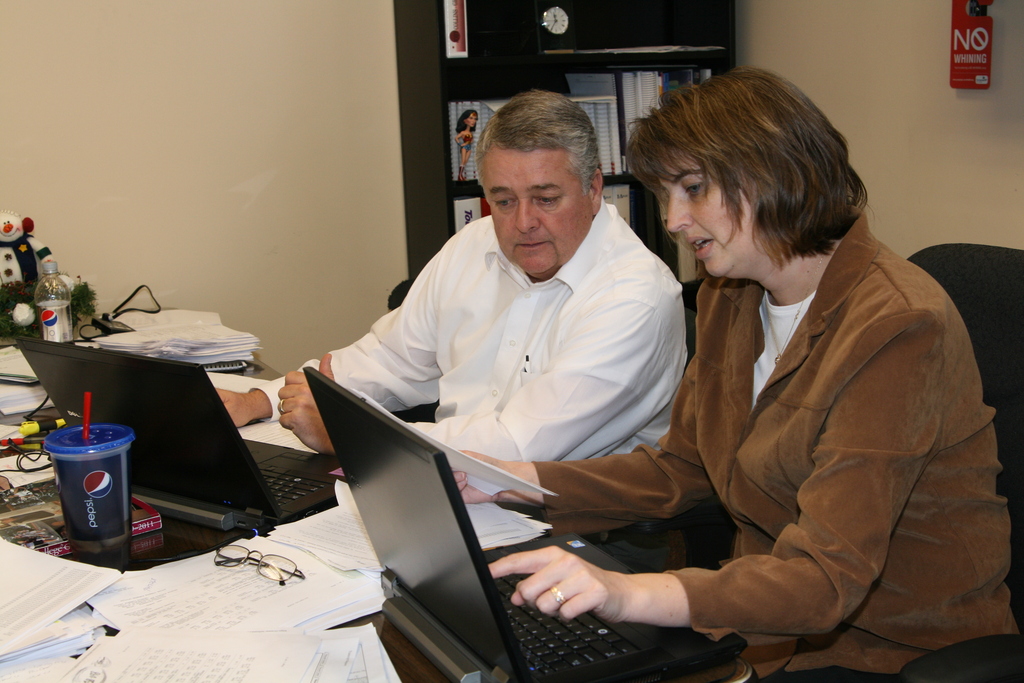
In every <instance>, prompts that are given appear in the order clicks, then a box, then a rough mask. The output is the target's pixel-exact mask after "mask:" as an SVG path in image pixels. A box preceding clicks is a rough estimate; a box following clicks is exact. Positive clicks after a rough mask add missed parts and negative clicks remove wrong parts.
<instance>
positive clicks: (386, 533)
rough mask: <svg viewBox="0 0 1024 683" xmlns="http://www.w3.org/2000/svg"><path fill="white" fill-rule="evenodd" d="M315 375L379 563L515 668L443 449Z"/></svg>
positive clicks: (488, 658)
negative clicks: (452, 493)
mask: <svg viewBox="0 0 1024 683" xmlns="http://www.w3.org/2000/svg"><path fill="white" fill-rule="evenodd" d="M317 375H319V373H315V374H314V371H307V376H309V377H310V387H311V389H312V390H313V397H314V398H315V399H316V402H317V406H318V407H319V408H320V413H321V415H322V416H323V417H324V424H325V426H326V427H327V432H328V434H329V435H330V437H331V442H332V443H333V444H334V446H335V451H336V453H337V455H338V460H339V461H340V463H341V466H342V469H344V471H345V476H346V479H347V481H348V484H349V486H350V487H351V489H352V496H353V498H355V501H356V504H357V505H358V507H359V512H360V516H361V517H362V518H363V524H365V525H366V531H367V533H368V534H369V536H370V540H371V541H372V542H373V547H374V550H376V552H377V556H378V557H379V558H380V561H381V564H383V565H384V566H385V567H387V568H388V569H390V570H391V571H392V572H393V573H394V574H395V575H396V576H397V577H398V580H399V581H400V583H401V585H402V587H403V588H404V590H405V591H408V592H409V593H411V594H412V595H413V596H414V597H415V598H416V600H417V601H418V602H420V603H421V604H422V605H423V606H424V607H426V608H427V609H428V610H429V611H430V612H431V614H432V616H433V617H436V619H437V620H438V621H440V622H441V623H442V624H443V625H444V626H445V627H447V628H448V629H450V630H451V631H453V632H454V633H455V634H456V635H457V636H458V637H459V638H460V639H461V640H462V641H463V642H464V643H465V644H467V645H468V646H469V647H470V648H471V649H472V650H473V651H475V652H476V653H477V655H478V656H479V657H480V658H481V659H483V660H484V661H485V662H487V663H488V664H490V665H491V666H500V667H501V668H502V669H504V670H505V671H511V670H512V669H511V665H510V662H509V660H508V655H507V650H506V647H505V645H504V644H503V643H502V638H501V633H500V632H499V628H500V627H499V625H498V623H497V622H496V620H495V619H494V616H493V610H494V609H495V607H496V606H497V608H498V609H501V607H500V604H501V603H500V598H499V597H498V594H497V590H496V589H495V588H494V587H493V583H492V582H491V578H490V574H489V573H487V575H486V577H485V579H486V580H482V577H481V576H480V575H479V573H478V571H480V570H478V569H477V567H482V568H483V569H482V571H483V572H487V569H486V562H485V561H484V559H483V552H482V551H481V550H480V547H479V545H478V543H477V541H476V534H475V533H474V532H473V528H472V524H471V523H470V522H469V517H468V514H467V513H466V511H465V509H464V508H463V509H462V510H461V513H462V515H461V519H460V518H459V517H460V516H459V515H457V513H456V511H455V509H453V506H452V505H451V503H450V501H449V494H448V493H447V492H446V490H445V483H444V482H445V478H447V479H448V480H450V482H449V483H450V485H451V486H452V487H454V486H455V483H454V478H453V477H452V475H451V469H450V468H449V466H448V461H447V459H446V458H445V456H444V454H443V453H441V452H439V451H437V450H436V449H434V448H432V447H431V446H430V445H429V444H428V443H427V442H426V441H425V440H422V439H418V438H416V436H415V435H414V434H412V433H409V434H399V433H398V432H397V431H396V430H395V427H394V425H393V424H392V423H390V421H388V420H387V418H386V417H384V416H381V415H379V414H377V412H376V411H375V410H374V409H373V408H370V407H368V406H365V405H363V403H362V401H360V400H359V399H358V398H356V397H355V396H354V395H353V394H351V393H350V392H347V390H345V389H344V388H342V387H340V386H338V385H337V384H335V383H333V382H329V381H323V380H322V379H321V378H322V377H323V376H322V375H319V377H318V376H317ZM328 382H329V384H328ZM346 395H347V396H348V398H346ZM456 509H457V508H456ZM467 533H468V538H469V539H471V540H472V542H467ZM472 553H476V554H478V555H479V556H478V557H477V558H475V559H476V562H475V563H474V557H473V556H472ZM485 585H487V586H488V587H489V588H490V589H491V590H492V591H493V595H491V596H490V600H492V601H493V602H490V603H489V597H488V595H486V594H485V588H484V586H485ZM509 637H511V634H509Z"/></svg>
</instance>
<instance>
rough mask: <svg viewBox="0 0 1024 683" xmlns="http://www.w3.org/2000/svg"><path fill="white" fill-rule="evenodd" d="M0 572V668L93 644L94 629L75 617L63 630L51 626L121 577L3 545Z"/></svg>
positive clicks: (62, 626)
mask: <svg viewBox="0 0 1024 683" xmlns="http://www.w3.org/2000/svg"><path fill="white" fill-rule="evenodd" d="M0 567H3V568H4V599H3V601H2V602H0V666H11V665H15V664H17V663H19V662H23V661H30V660H33V659H37V658H44V657H52V656H54V654H55V653H57V654H64V653H67V652H77V651H81V649H83V648H84V647H85V646H87V645H88V644H90V643H91V642H92V633H93V629H94V628H95V623H93V622H85V621H83V620H82V619H80V618H79V617H78V616H75V617H69V619H68V621H67V622H65V623H63V624H61V623H55V622H57V620H58V619H60V618H61V617H63V616H65V615H67V614H69V613H70V612H72V610H74V609H75V608H77V607H78V606H79V605H81V604H82V603H83V602H85V600H87V599H88V598H90V597H92V596H93V595H94V594H96V593H97V592H99V591H100V590H102V589H104V588H105V587H107V586H109V585H111V584H112V583H114V582H115V581H117V579H118V577H119V576H120V573H119V572H117V571H116V570H114V569H106V568H102V567H93V566H92V565H88V564H79V563H77V562H70V561H68V560H62V559H60V558H57V557H51V556H49V555H47V554H45V553H40V552H36V551H35V550H29V549H28V548H23V547H21V546H20V545H16V544H14V543H2V542H0Z"/></svg>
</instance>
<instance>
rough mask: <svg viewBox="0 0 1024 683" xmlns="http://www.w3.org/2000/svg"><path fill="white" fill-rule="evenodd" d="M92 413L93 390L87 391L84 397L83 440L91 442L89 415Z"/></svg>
mask: <svg viewBox="0 0 1024 683" xmlns="http://www.w3.org/2000/svg"><path fill="white" fill-rule="evenodd" d="M91 415H92V392H91V391H87V392H85V396H84V397H83V399H82V441H84V442H85V443H89V417H90V416H91Z"/></svg>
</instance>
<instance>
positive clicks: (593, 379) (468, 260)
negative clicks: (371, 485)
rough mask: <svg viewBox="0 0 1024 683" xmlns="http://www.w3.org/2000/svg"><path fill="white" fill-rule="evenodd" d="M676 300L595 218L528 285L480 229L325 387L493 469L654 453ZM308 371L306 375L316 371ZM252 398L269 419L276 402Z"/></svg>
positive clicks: (676, 348)
mask: <svg viewBox="0 0 1024 683" xmlns="http://www.w3.org/2000/svg"><path fill="white" fill-rule="evenodd" d="M684 324H685V323H684V318H683V304H682V298H681V287H680V285H679V283H678V282H677V281H676V279H675V278H674V277H673V276H672V273H671V272H670V271H669V270H668V268H666V267H665V265H664V264H663V263H662V262H661V261H660V260H658V258H657V257H655V256H654V255H653V254H652V253H651V252H650V251H649V250H648V249H647V248H646V247H645V246H644V245H643V243H642V242H641V241H640V240H639V239H638V238H637V237H636V235H635V234H634V233H633V231H632V230H630V228H629V226H628V225H627V224H626V223H625V222H624V221H623V220H622V219H621V218H619V216H618V214H617V212H616V211H615V208H614V207H611V206H609V205H607V204H604V205H602V208H601V209H600V211H599V212H598V214H597V216H596V217H595V218H594V222H593V224H592V225H591V229H590V232H589V233H588V235H587V237H586V238H585V239H584V240H583V242H582V243H581V244H580V246H579V248H578V249H577V251H576V253H575V254H574V255H573V257H572V258H571V259H570V260H569V261H568V262H567V263H566V264H565V265H563V266H562V268H561V269H559V271H558V273H556V274H555V276H554V277H553V278H551V279H550V280H548V281H546V282H538V283H533V282H531V281H530V279H529V278H528V277H527V276H526V274H525V273H524V272H523V270H522V269H520V268H519V267H518V266H516V265H514V264H512V263H511V262H509V260H508V259H507V258H506V257H505V255H504V254H503V253H502V252H501V249H500V248H499V246H498V241H497V239H496V237H495V235H494V226H493V224H492V222H491V218H490V217H485V218H482V219H480V220H477V221H474V222H473V223H470V224H469V225H467V226H466V227H465V228H463V229H462V230H461V231H459V233H458V234H456V235H455V236H454V237H452V238H451V239H450V240H448V242H447V243H446V244H445V246H444V247H443V248H442V249H441V251H440V252H438V253H437V255H435V256H434V258H433V259H432V260H431V261H430V263H428V264H427V266H426V267H425V268H424V269H423V272H422V273H420V275H419V277H417V278H416V281H415V282H414V283H413V285H412V287H411V288H410V290H409V293H408V295H407V296H406V298H405V301H404V302H403V304H402V305H401V306H400V307H399V308H397V309H396V310H394V311H392V312H390V313H388V314H387V315H385V316H384V317H383V318H381V319H380V320H378V321H377V322H376V323H374V325H373V327H372V328H371V330H370V332H369V334H367V335H366V336H364V337H363V338H362V339H360V340H359V341H357V342H356V343H354V344H352V345H351V346H348V347H346V348H344V349H340V350H338V351H333V352H332V354H333V363H332V366H333V370H334V375H335V377H336V378H337V379H338V381H339V382H340V383H341V384H343V385H344V386H346V387H348V388H350V389H358V390H360V391H362V392H364V393H366V394H368V395H370V396H372V397H373V398H374V399H376V400H377V401H378V402H380V403H381V404H383V405H384V407H385V408H387V409H388V410H391V411H396V410H401V409H404V408H408V407H412V406H416V405H420V404H424V403H432V402H434V401H436V400H440V406H439V407H438V409H437V413H436V420H437V421H436V423H418V424H417V425H416V426H417V427H419V428H420V429H422V430H423V431H424V432H427V433H429V434H431V435H432V436H433V437H435V438H437V439H439V440H441V441H443V442H445V443H447V444H449V445H451V446H453V447H455V448H458V449H464V450H474V451H478V452H482V453H486V454H488V455H491V456H494V457H497V458H501V459H504V460H561V459H565V460H580V459H583V458H590V457H596V456H601V455H605V454H607V453H611V452H613V451H617V452H621V451H626V450H632V449H633V448H634V447H635V446H636V445H637V444H639V443H650V444H653V443H656V442H657V440H658V439H659V438H661V436H663V435H664V433H665V432H666V431H667V429H668V423H669V411H670V408H671V404H672V400H673V397H674V396H675V393H676V389H677V388H678V386H679V381H680V379H681V377H682V372H683V367H684V364H685V361H686V346H685V343H684V335H685V330H684ZM309 364H311V365H313V366H314V367H315V366H316V364H317V362H316V361H310V362H309ZM282 385H283V380H280V381H278V382H277V383H272V384H270V385H267V386H266V387H265V389H264V391H266V393H267V395H268V396H269V397H270V399H271V405H273V406H274V410H275V416H276V409H277V408H276V405H277V389H278V388H280V386H282Z"/></svg>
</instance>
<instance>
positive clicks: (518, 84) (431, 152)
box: [394, 0, 735, 277]
mask: <svg viewBox="0 0 1024 683" xmlns="http://www.w3.org/2000/svg"><path fill="white" fill-rule="evenodd" d="M466 2H467V8H466V9H467V12H466V13H467V23H468V27H469V30H468V36H469V57H466V58H453V59H448V58H446V57H445V52H444V43H443V41H442V31H443V28H442V27H443V20H442V6H443V0H395V3H394V9H395V41H396V53H397V63H398V92H399V104H400V113H399V121H400V127H401V137H402V142H401V144H402V166H403V170H402V174H403V180H404V197H405V218H406V239H407V254H408V260H409V274H410V276H412V277H414V276H415V275H416V274H417V273H419V271H420V270H421V269H422V268H423V266H425V265H426V263H427V261H429V260H430V258H431V257H433V255H434V254H435V253H437V251H438V250H439V249H440V248H441V246H442V245H443V244H444V243H445V241H446V240H447V239H448V237H449V236H450V235H451V227H450V226H451V225H452V224H453V222H454V212H453V205H452V200H453V198H454V197H456V196H460V195H482V194H483V192H482V190H481V188H480V187H479V185H478V184H477V183H476V182H475V181H471V182H456V181H453V180H451V177H452V173H451V162H450V159H449V141H448V102H449V101H450V100H480V99H495V98H507V97H511V96H512V95H514V94H516V93H517V92H520V91H522V90H528V89H530V88H542V89H545V90H553V91H555V92H562V93H568V83H567V82H566V80H565V73H566V72H570V71H584V70H590V69H594V70H604V69H611V68H618V67H622V68H625V69H631V70H642V69H648V68H650V69H659V68H664V69H672V68H678V67H683V66H690V65H693V66H696V67H697V68H703V69H711V71H712V73H722V72H723V71H726V70H728V69H729V68H731V67H732V66H733V65H734V64H735V28H734V27H735V16H734V13H735V9H734V2H733V0H703V1H700V0H575V3H574V5H575V16H574V20H575V25H576V47H577V49H579V50H589V49H604V48H633V47H641V46H657V45H692V46H707V45H714V46H719V47H720V49H715V50H706V51H698V52H672V53H664V52H628V53H597V54H595V53H579V52H575V53H569V54H535V53H533V52H535V49H536V48H535V44H533V45H530V44H525V46H524V45H523V44H522V43H521V41H520V43H516V44H515V45H514V46H513V47H512V48H509V47H508V46H509V44H510V43H509V42H508V41H505V42H502V41H501V40H499V39H497V38H494V37H493V36H494V35H495V34H494V33H493V32H492V33H487V32H486V31H485V29H486V28H488V27H489V26H491V25H493V26H500V27H503V28H505V27H510V28H509V30H513V29H515V28H516V27H517V26H519V27H520V28H522V25H523V22H527V21H532V16H533V11H534V10H533V8H534V1H533V0H501V1H500V2H495V0H466ZM551 4H558V3H557V0H553V1H552V2H551ZM499 7H500V8H501V11H502V12H504V13H505V15H504V16H500V17H496V16H494V12H495V11H497V10H496V8H499ZM474 12H475V14H474ZM510 12H511V13H512V14H511V15H510V14H509V13H510ZM515 12H518V13H519V14H518V15H515ZM474 16H476V17H477V18H478V19H477V22H476V24H475V25H476V26H477V27H478V28H477V29H474ZM517 22H518V23H517ZM481 26H482V27H484V28H479V27H481ZM527 33H528V31H527ZM523 35H526V33H523ZM510 49H511V50H512V51H516V50H520V51H521V50H526V51H528V52H527V53H523V54H508V52H509V51H510ZM530 50H533V52H529V51H530ZM614 182H627V183H630V184H634V185H636V181H635V180H634V179H633V178H632V177H631V176H628V175H625V176H606V177H605V183H606V184H608V183H614ZM644 196H645V200H644V201H643V202H638V204H639V211H640V220H641V221H642V222H643V225H644V227H643V229H641V230H638V232H639V233H640V234H641V237H642V238H643V239H644V240H645V242H646V243H647V245H648V247H650V248H651V250H652V251H654V252H655V253H657V254H658V255H659V256H661V257H662V258H663V259H664V260H665V262H666V263H667V264H668V265H669V267H671V268H672V269H673V270H675V269H676V254H675V245H674V244H673V243H672V242H671V241H670V240H668V239H667V238H666V236H665V234H664V231H663V230H661V228H660V219H659V216H658V211H657V206H656V205H655V203H654V201H653V198H652V197H651V196H650V193H646V192H645V193H644Z"/></svg>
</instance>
